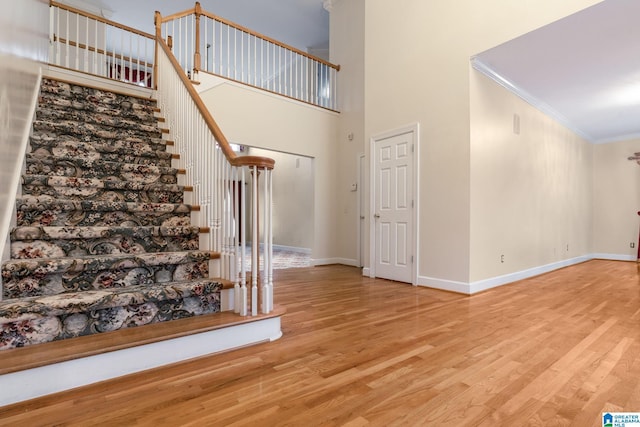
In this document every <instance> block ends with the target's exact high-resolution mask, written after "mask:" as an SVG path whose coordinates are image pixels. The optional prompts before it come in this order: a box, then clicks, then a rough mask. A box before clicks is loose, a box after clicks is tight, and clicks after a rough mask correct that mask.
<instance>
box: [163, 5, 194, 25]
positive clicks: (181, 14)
mask: <svg viewBox="0 0 640 427" xmlns="http://www.w3.org/2000/svg"><path fill="white" fill-rule="evenodd" d="M195 13H196V8H195V7H194V8H192V9H187V10H183V11H182V12H176V13H174V14H172V15H167V16H165V17H162V18H160V19H161V21H160V22H162V23H163V24H164V23H167V22H169V21H173V20H174V19H180V18H184V17H185V16H189V15H194V14H195Z"/></svg>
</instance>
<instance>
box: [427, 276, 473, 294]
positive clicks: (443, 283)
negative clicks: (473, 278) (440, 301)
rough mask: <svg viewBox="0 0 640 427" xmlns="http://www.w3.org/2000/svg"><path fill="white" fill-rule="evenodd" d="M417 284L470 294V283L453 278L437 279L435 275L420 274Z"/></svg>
mask: <svg viewBox="0 0 640 427" xmlns="http://www.w3.org/2000/svg"><path fill="white" fill-rule="evenodd" d="M416 285H417V286H426V287H428V288H434V289H440V290H443V291H449V292H457V293H459V294H469V284H468V283H465V282H456V281H453V280H444V279H436V278H434V277H427V276H418V282H417V283H416Z"/></svg>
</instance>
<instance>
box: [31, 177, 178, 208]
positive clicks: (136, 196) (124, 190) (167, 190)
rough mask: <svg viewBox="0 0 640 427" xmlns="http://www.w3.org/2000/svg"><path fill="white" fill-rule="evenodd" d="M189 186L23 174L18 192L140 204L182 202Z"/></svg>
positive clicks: (72, 198)
mask: <svg viewBox="0 0 640 427" xmlns="http://www.w3.org/2000/svg"><path fill="white" fill-rule="evenodd" d="M188 190H190V187H184V186H182V185H177V184H161V183H151V184H145V183H141V182H136V181H121V180H102V179H99V178H77V177H67V176H50V175H24V176H23V177H22V192H23V193H25V194H29V195H31V196H52V197H56V198H60V199H69V200H85V199H87V198H91V199H93V200H106V201H124V202H143V203H183V201H184V192H185V191H188Z"/></svg>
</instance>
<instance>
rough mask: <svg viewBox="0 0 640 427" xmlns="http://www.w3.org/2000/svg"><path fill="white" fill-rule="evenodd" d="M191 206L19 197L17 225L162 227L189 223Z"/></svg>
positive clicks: (49, 197) (17, 200)
mask: <svg viewBox="0 0 640 427" xmlns="http://www.w3.org/2000/svg"><path fill="white" fill-rule="evenodd" d="M191 209H192V208H191V206H190V205H186V204H183V203H138V202H111V201H94V200H68V199H56V198H54V197H51V196H39V197H34V196H22V197H18V198H17V199H16V210H17V218H16V219H17V221H16V225H17V226H20V227H22V226H37V225H43V226H151V225H157V226H163V227H178V226H186V225H189V224H190V217H191Z"/></svg>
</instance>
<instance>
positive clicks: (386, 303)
mask: <svg viewBox="0 0 640 427" xmlns="http://www.w3.org/2000/svg"><path fill="white" fill-rule="evenodd" d="M638 277H639V276H638V271H637V269H636V264H635V263H629V262H613V261H590V262H587V263H584V264H580V265H576V266H572V267H568V268H565V269H562V270H558V271H556V272H553V273H549V274H546V275H542V276H539V277H535V278H532V279H528V280H524V281H522V282H518V283H516V284H512V285H507V286H503V287H500V288H496V289H493V290H490V291H487V292H484V293H481V294H478V295H474V296H471V297H467V296H463V295H457V294H453V293H447V292H441V291H436V290H431V289H426V288H417V287H411V286H409V285H405V284H400V283H394V282H389V281H385V280H372V279H368V278H364V277H362V276H361V275H360V270H359V269H355V268H351V267H341V266H329V267H315V268H306V269H299V270H285V271H279V272H277V287H276V302H277V303H278V304H281V305H284V306H286V308H287V313H286V315H285V316H284V317H283V332H284V336H283V337H282V338H281V339H280V340H278V341H275V342H272V343H267V344H261V345H258V346H255V347H250V348H245V349H241V350H238V351H234V352H229V353H225V354H219V355H214V356H208V357H203V358H200V359H197V360H193V361H189V362H185V363H180V364H177V365H173V366H170V367H165V368H162V369H156V370H152V371H148V372H144V373H141V374H136V375H130V376H128V377H125V378H122V379H117V380H113V381H108V382H104V383H101V384H97V385H93V386H88V387H84V388H81V389H77V390H73V391H70V392H65V393H60V394H58V395H53V396H49V397H44V398H40V399H35V400H32V401H29V402H25V403H23V404H17V405H11V406H7V407H4V408H0V424H3V425H12V426H31V425H82V426H87V425H101V426H105V425H108V426H120V425H153V426H165V425H168V426H178V425H180V426H182V425H193V426H218V425H220V426H230V425H238V426H240V425H250V426H281V425H282V426H285V425H286V426H311V425H327V426H332V425H339V426H367V425H374V426H390V425H408V426H440V425H443V426H444V425H450V426H461V425H469V426H501V425H503V426H522V425H536V426H537V425H574V426H600V425H601V414H602V412H603V411H640V282H639V280H638ZM0 356H1V354H0Z"/></svg>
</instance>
